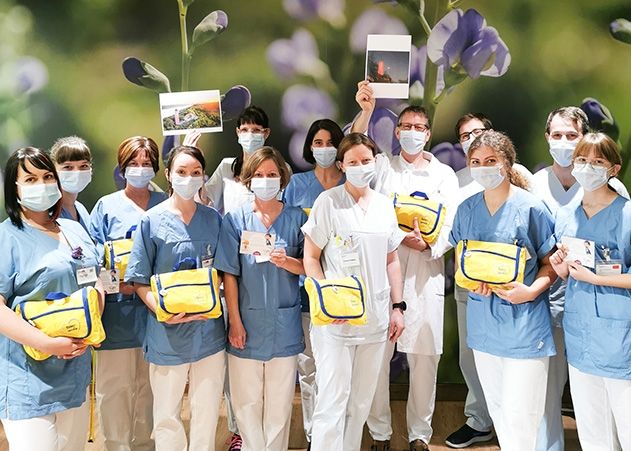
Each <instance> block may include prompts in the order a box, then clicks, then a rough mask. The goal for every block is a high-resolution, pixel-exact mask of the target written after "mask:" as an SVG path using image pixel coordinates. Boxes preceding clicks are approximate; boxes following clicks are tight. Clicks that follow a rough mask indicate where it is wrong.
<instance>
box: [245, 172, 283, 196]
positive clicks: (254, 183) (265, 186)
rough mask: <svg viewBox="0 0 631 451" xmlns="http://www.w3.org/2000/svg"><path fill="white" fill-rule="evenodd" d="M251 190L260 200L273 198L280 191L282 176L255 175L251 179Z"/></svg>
mask: <svg viewBox="0 0 631 451" xmlns="http://www.w3.org/2000/svg"><path fill="white" fill-rule="evenodd" d="M250 191H252V192H253V193H254V195H255V196H256V197H257V198H258V199H260V200H272V199H274V198H275V197H276V196H277V195H278V192H279V191H280V177H254V178H253V179H251V180H250Z"/></svg>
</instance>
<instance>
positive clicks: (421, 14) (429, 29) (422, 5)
mask: <svg viewBox="0 0 631 451" xmlns="http://www.w3.org/2000/svg"><path fill="white" fill-rule="evenodd" d="M418 20H419V22H421V27H423V31H424V32H425V34H426V35H427V37H429V34H430V33H431V32H432V27H430V26H429V23H427V19H426V18H425V0H420V5H419V7H418Z"/></svg>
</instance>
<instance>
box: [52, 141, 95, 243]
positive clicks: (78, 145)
mask: <svg viewBox="0 0 631 451" xmlns="http://www.w3.org/2000/svg"><path fill="white" fill-rule="evenodd" d="M50 157H51V158H52V160H53V161H54V162H55V168H56V169H57V175H58V176H59V181H60V182H61V194H62V197H61V202H62V207H61V214H60V215H59V217H60V218H66V219H73V220H75V221H78V222H79V223H80V224H81V225H82V226H83V228H84V229H85V230H86V231H87V230H88V228H89V226H90V214H89V213H88V210H86V208H85V207H84V206H83V204H82V203H81V202H79V201H78V200H77V196H78V195H79V193H80V192H81V191H83V190H84V189H85V187H86V186H88V184H89V183H90V182H91V181H92V154H91V153H90V148H89V147H88V144H87V143H86V142H85V140H84V139H83V138H79V137H78V136H67V137H65V138H59V139H58V140H57V141H55V144H53V147H51V149H50Z"/></svg>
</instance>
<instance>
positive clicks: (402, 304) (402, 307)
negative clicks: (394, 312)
mask: <svg viewBox="0 0 631 451" xmlns="http://www.w3.org/2000/svg"><path fill="white" fill-rule="evenodd" d="M392 308H393V309H395V308H398V309H399V310H401V312H405V311H406V310H407V308H408V305H407V304H406V303H405V301H401V302H395V303H394V304H392Z"/></svg>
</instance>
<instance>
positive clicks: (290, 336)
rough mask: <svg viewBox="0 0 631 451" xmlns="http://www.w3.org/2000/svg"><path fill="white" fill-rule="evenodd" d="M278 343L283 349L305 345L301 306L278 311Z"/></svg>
mask: <svg viewBox="0 0 631 451" xmlns="http://www.w3.org/2000/svg"><path fill="white" fill-rule="evenodd" d="M276 342H277V344H279V345H280V346H283V347H291V346H295V345H300V344H302V343H304V335H303V331H302V312H301V306H300V304H298V305H294V306H293V307H286V308H279V309H278V310H277V311H276Z"/></svg>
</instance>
